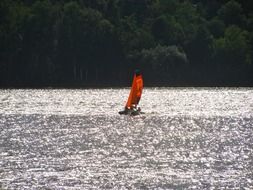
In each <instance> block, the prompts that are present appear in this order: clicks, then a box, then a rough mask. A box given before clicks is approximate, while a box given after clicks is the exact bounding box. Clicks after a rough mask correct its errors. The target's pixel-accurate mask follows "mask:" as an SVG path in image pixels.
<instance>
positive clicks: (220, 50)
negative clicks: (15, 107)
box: [0, 0, 253, 88]
mask: <svg viewBox="0 0 253 190" xmlns="http://www.w3.org/2000/svg"><path fill="white" fill-rule="evenodd" d="M252 62H253V1H252V0H243V1H241V0H72V1H67V0H58V1H54V0H11V1H10V0H1V1H0V87H1V88H9V87H14V88H15V87H18V88H19V87H22V88H23V87H35V88H40V87H63V88H64V87H70V88H71V87H74V88H76V87H121V86H130V84H131V80H132V76H133V71H134V70H135V69H136V68H138V69H140V70H141V71H142V73H143V78H144V85H145V86H214V87H219V86H232V87H239V86H253V63H252Z"/></svg>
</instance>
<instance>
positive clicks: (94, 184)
mask: <svg viewBox="0 0 253 190" xmlns="http://www.w3.org/2000/svg"><path fill="white" fill-rule="evenodd" d="M128 92H129V89H89V90H0V189H248V190H250V189H253V89H244V88H240V89H226V88H224V89H201V88H199V89H198V88H197V89H194V88H187V89H184V88H178V89H177V88H176V89H174V88H146V89H145V91H144V93H143V98H142V100H141V104H140V106H141V107H142V110H143V111H144V112H145V114H143V115H140V116H135V117H130V116H120V115H118V111H120V110H122V108H123V106H124V104H125V101H126V99H127V96H128Z"/></svg>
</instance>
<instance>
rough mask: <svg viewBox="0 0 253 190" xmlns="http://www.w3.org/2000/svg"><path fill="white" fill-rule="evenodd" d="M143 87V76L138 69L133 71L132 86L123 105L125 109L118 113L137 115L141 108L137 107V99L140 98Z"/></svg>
mask: <svg viewBox="0 0 253 190" xmlns="http://www.w3.org/2000/svg"><path fill="white" fill-rule="evenodd" d="M142 89H143V78H142V75H141V73H140V71H139V70H136V71H135V74H134V78H133V82H132V87H131V91H130V94H129V96H128V99H127V103H126V105H125V110H123V111H120V112H119V114H121V115H122V114H124V115H139V114H141V113H143V112H141V108H140V107H138V104H139V101H140V99H141V95H142Z"/></svg>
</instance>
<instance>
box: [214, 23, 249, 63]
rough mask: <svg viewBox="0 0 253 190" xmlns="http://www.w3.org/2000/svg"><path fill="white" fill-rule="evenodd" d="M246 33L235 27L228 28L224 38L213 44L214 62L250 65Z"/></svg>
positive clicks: (247, 35)
mask: <svg viewBox="0 0 253 190" xmlns="http://www.w3.org/2000/svg"><path fill="white" fill-rule="evenodd" d="M248 39H249V34H248V32H246V31H244V30H242V29H240V28H239V27H237V26H230V27H228V28H227V29H226V31H225V36H224V38H219V39H217V40H216V42H215V49H216V53H215V56H216V61H217V62H218V63H220V64H228V65H243V64H251V55H250V53H251V49H250V44H249V40H248Z"/></svg>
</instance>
